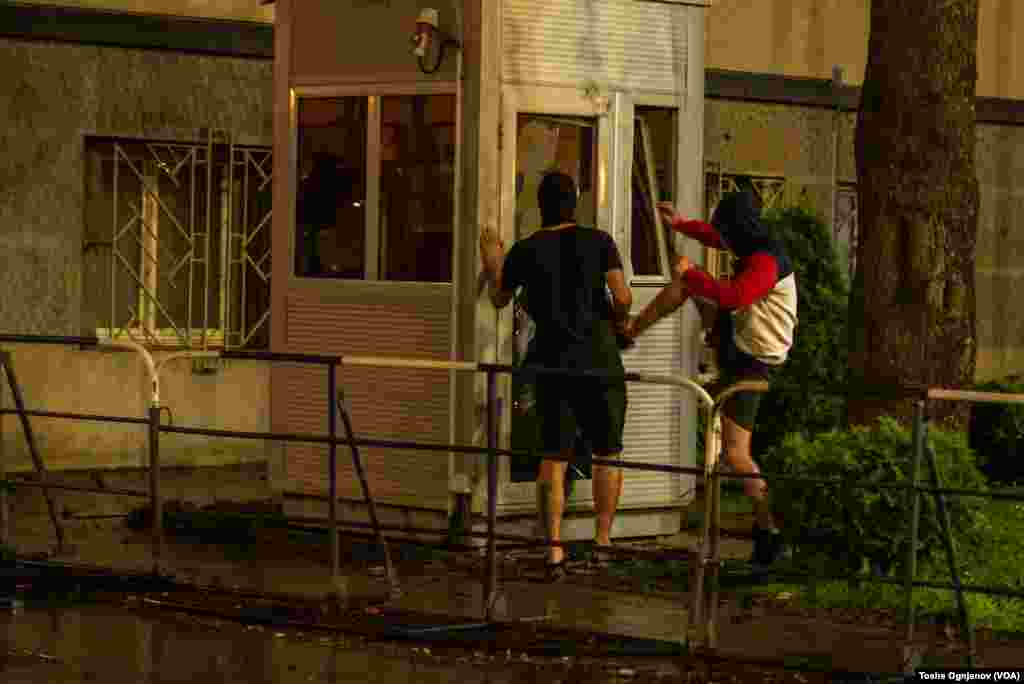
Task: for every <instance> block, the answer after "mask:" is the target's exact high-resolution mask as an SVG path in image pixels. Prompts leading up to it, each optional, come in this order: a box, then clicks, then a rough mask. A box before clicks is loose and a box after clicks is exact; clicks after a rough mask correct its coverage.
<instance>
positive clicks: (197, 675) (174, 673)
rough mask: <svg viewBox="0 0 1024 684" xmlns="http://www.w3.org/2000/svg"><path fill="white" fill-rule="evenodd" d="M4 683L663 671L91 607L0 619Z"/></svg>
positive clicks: (590, 676) (670, 674)
mask: <svg viewBox="0 0 1024 684" xmlns="http://www.w3.org/2000/svg"><path fill="white" fill-rule="evenodd" d="M0 635H2V637H0V640H2V643H0V681H3V682H4V683H5V684H44V683H47V684H84V683H86V682H89V683H93V682H132V683H133V684H158V683H159V684H170V683H172V682H188V683H189V684H220V683H225V684H227V683H235V682H239V683H241V682H245V683H251V684H305V683H307V682H330V683H338V684H340V683H342V682H352V683H355V682H360V683H362V682H379V683H380V684H404V683H405V682H410V683H416V684H420V683H422V684H431V683H437V684H441V683H448V682H458V683H459V684H476V683H480V684H483V683H485V682H486V683H489V684H513V683H515V684H526V683H527V682H548V683H551V684H558V683H559V682H565V683H566V684H568V683H569V682H581V683H587V682H593V683H595V684H597V683H608V684H611V683H612V682H625V681H659V680H660V681H671V680H675V679H678V677H679V676H680V671H679V669H678V668H677V667H675V666H673V665H671V664H668V663H661V664H649V663H639V664H638V663H630V664H609V663H601V662H595V661H591V662H580V661H578V660H574V661H571V662H570V659H568V658H566V659H546V660H543V661H541V662H535V661H536V659H531V660H532V661H533V662H531V661H527V660H525V659H524V657H522V656H506V655H500V656H494V655H488V654H484V653H482V652H475V653H474V652H473V651H468V652H462V653H460V654H458V655H456V654H451V653H440V652H438V653H435V652H434V651H432V650H431V649H430V648H429V647H419V646H408V645H403V644H379V643H378V644H375V643H367V642H365V641H363V640H361V639H357V638H349V639H343V638H338V637H334V636H330V637H328V636H322V635H311V634H302V633H298V632H289V633H285V632H280V631H274V630H265V629H262V628H258V627H249V628H246V627H241V626H238V625H235V624H232V623H227V622H217V621H209V620H207V621H198V620H196V619H195V618H192V617H184V616H176V615H173V614H161V615H151V614H146V615H138V614H132V613H131V612H129V611H126V610H122V609H117V608H108V607H101V606H94V607H84V608H83V607H79V608H53V609H27V610H20V611H16V612H8V613H6V614H0Z"/></svg>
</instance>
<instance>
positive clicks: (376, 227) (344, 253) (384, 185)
mask: <svg viewBox="0 0 1024 684" xmlns="http://www.w3.org/2000/svg"><path fill="white" fill-rule="evenodd" d="M298 125H299V130H298V145H299V149H298V155H299V156H298V165H299V179H298V185H297V188H296V192H297V197H296V220H295V226H296V239H295V271H296V274H297V275H299V276H302V277H310V278H347V279H354V280H389V281H405V282H451V277H452V275H451V274H452V220H453V212H454V187H455V176H454V164H455V96H454V95H393V96H383V97H377V96H371V97H366V96H358V97H334V98H303V99H300V100H299V110H298Z"/></svg>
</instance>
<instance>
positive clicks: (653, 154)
mask: <svg viewBox="0 0 1024 684" xmlns="http://www.w3.org/2000/svg"><path fill="white" fill-rule="evenodd" d="M676 129H677V126H676V110H675V109H668V108H663V107H637V108H636V118H635V121H634V127H633V131H634V132H633V172H632V191H633V202H632V205H633V208H632V221H631V232H630V260H631V263H632V265H633V274H634V275H637V276H660V277H666V278H667V277H668V275H669V262H670V260H672V258H673V257H674V256H675V249H674V239H673V236H672V229H671V227H670V226H668V225H665V224H664V222H663V221H662V220H661V218H660V216H659V215H658V212H657V208H656V205H657V203H658V202H675V200H676V196H675V186H676V174H675V168H676V140H677V138H676Z"/></svg>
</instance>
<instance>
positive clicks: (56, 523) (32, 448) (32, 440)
mask: <svg viewBox="0 0 1024 684" xmlns="http://www.w3.org/2000/svg"><path fill="white" fill-rule="evenodd" d="M0 365H2V366H3V369H4V371H5V372H6V373H7V385H8V386H9V387H10V388H11V398H12V399H14V407H15V408H16V409H17V410H18V418H19V419H20V420H21V429H22V430H23V431H24V432H25V442H26V443H27V444H28V452H29V455H30V456H31V457H32V463H33V465H34V466H35V469H36V475H37V476H38V477H39V481H40V482H42V483H44V484H45V482H46V465H45V464H44V463H43V459H42V457H41V456H40V455H39V447H38V446H37V445H36V437H35V433H33V432H32V424H31V423H30V422H29V420H28V415H26V414H25V397H24V396H22V394H21V385H19V384H18V378H17V376H16V375H15V374H14V365H13V364H12V363H11V354H10V352H6V351H4V352H0ZM43 497H44V498H45V499H46V508H47V510H48V511H49V513H50V522H51V523H53V530H54V532H55V533H56V534H57V548H58V549H61V550H63V549H64V548H65V545H64V541H65V539H64V528H63V527H62V526H61V524H60V518H59V517H58V515H57V504H55V503H54V501H53V494H51V493H50V490H49V489H43Z"/></svg>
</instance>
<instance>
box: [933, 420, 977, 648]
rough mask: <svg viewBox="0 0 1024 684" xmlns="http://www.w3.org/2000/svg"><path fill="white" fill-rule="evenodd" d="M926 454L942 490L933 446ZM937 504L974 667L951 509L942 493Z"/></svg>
mask: <svg viewBox="0 0 1024 684" xmlns="http://www.w3.org/2000/svg"><path fill="white" fill-rule="evenodd" d="M925 434H926V436H927V433H925ZM925 453H926V454H927V455H928V470H929V471H930V472H931V480H932V487H934V488H935V489H941V487H942V484H941V483H940V482H939V469H938V467H937V466H936V465H935V452H934V451H933V450H932V448H931V446H930V445H928V444H927V443H925ZM935 504H936V506H937V508H938V513H939V523H940V524H941V525H942V542H943V546H945V547H946V559H947V560H948V561H949V574H950V577H951V578H952V580H953V588H954V590H955V592H956V604H957V611H958V612H959V613H960V630H961V635H962V636H963V639H964V641H966V642H967V666H968V667H974V661H975V656H976V647H975V643H974V629H973V628H972V627H971V616H970V613H969V612H968V610H967V601H966V600H965V599H964V591H963V587H962V586H961V584H960V570H959V569H958V568H957V566H956V547H955V546H954V545H953V535H952V529H951V528H952V525H951V524H950V520H949V509H948V508H946V497H945V496H943V495H942V493H941V492H935Z"/></svg>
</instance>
